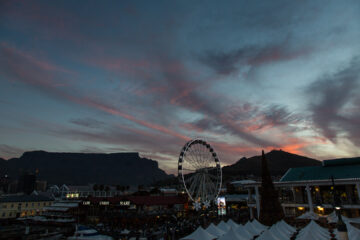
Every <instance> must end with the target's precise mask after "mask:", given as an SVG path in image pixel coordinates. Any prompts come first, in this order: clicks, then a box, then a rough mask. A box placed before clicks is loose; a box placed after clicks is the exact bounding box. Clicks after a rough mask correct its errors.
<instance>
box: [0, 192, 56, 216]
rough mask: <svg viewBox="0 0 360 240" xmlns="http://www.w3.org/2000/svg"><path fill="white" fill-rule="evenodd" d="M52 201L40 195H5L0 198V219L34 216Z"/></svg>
mask: <svg viewBox="0 0 360 240" xmlns="http://www.w3.org/2000/svg"><path fill="white" fill-rule="evenodd" d="M53 201H54V200H53V199H51V198H49V197H46V196H42V195H7V196H2V197H0V219H10V218H18V217H26V216H36V215H40V214H41V213H42V212H43V209H44V207H47V206H50V205H51V204H52V202H53Z"/></svg>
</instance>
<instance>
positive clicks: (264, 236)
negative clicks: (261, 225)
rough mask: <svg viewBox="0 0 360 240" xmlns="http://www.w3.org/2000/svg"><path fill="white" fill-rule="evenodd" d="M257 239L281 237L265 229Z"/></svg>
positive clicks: (275, 239) (267, 239)
mask: <svg viewBox="0 0 360 240" xmlns="http://www.w3.org/2000/svg"><path fill="white" fill-rule="evenodd" d="M256 240H279V238H277V237H275V236H274V235H273V234H272V233H271V232H270V230H265V231H264V232H263V233H262V234H261V235H260V236H259V237H258V238H256Z"/></svg>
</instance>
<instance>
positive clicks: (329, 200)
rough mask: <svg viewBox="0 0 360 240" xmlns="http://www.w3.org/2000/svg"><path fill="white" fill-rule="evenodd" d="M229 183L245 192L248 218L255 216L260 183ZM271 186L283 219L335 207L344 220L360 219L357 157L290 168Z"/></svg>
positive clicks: (258, 200) (325, 212)
mask: <svg viewBox="0 0 360 240" xmlns="http://www.w3.org/2000/svg"><path fill="white" fill-rule="evenodd" d="M233 184H234V185H235V186H238V187H240V186H241V187H243V188H245V189H247V190H248V207H249V211H250V216H251V217H254V216H259V213H260V198H261V196H260V194H259V192H260V191H259V188H260V187H261V182H250V183H236V182H234V183H233ZM274 185H275V187H276V189H278V191H279V197H280V202H281V205H282V207H283V209H284V213H285V215H286V216H298V215H301V214H303V213H305V212H306V211H309V212H315V213H317V214H320V215H325V214H329V213H331V212H332V211H333V210H334V208H335V205H337V207H339V208H341V210H342V213H343V214H345V215H346V216H348V217H359V216H360V158H358V159H337V160H327V161H323V163H322V165H321V166H314V167H300V168H291V169H289V170H288V171H287V172H286V173H285V175H284V176H283V177H282V178H281V179H280V181H278V182H274Z"/></svg>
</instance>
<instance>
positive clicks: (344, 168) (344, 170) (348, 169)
mask: <svg viewBox="0 0 360 240" xmlns="http://www.w3.org/2000/svg"><path fill="white" fill-rule="evenodd" d="M332 176H333V177H334V179H354V178H359V179H360V158H358V159H336V160H326V161H324V162H323V164H322V166H314V167H300V168H290V169H289V170H288V171H287V172H286V173H285V175H284V176H283V177H282V178H281V180H280V182H291V181H311V180H327V179H330V178H331V177H332Z"/></svg>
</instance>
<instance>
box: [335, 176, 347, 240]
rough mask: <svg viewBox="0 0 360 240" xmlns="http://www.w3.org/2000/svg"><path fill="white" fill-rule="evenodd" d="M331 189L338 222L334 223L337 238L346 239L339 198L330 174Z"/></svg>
mask: <svg viewBox="0 0 360 240" xmlns="http://www.w3.org/2000/svg"><path fill="white" fill-rule="evenodd" d="M331 184H332V185H331V190H332V194H333V206H334V208H335V212H336V215H337V217H338V222H337V224H336V226H337V230H338V237H339V240H348V239H349V238H348V233H347V227H346V224H345V223H344V221H343V220H342V217H341V200H340V198H339V195H338V192H337V191H336V189H335V182H334V176H331Z"/></svg>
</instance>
